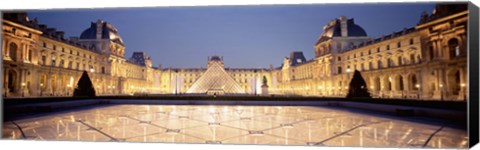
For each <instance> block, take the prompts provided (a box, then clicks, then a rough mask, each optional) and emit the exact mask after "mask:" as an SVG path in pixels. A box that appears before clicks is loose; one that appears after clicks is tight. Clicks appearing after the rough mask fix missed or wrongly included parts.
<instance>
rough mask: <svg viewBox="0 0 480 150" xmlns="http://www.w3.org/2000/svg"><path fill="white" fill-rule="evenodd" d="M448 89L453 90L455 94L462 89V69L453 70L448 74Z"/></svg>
mask: <svg viewBox="0 0 480 150" xmlns="http://www.w3.org/2000/svg"><path fill="white" fill-rule="evenodd" d="M447 80H448V90H449V91H451V92H452V94H453V95H458V94H459V93H460V89H461V85H460V84H461V83H460V71H459V70H455V71H451V72H450V73H449V74H448V79H447Z"/></svg>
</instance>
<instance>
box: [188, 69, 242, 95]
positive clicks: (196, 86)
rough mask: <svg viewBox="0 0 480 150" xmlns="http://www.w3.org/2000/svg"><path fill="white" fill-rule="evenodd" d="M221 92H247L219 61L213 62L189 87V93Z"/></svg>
mask: <svg viewBox="0 0 480 150" xmlns="http://www.w3.org/2000/svg"><path fill="white" fill-rule="evenodd" d="M209 91H210V92H212V91H215V92H219V93H225V94H240V93H245V90H244V89H243V88H242V87H241V86H240V85H238V83H237V82H236V81H235V80H234V79H233V78H232V77H231V76H230V75H228V73H227V72H225V69H224V68H223V66H222V65H221V64H219V63H212V64H211V65H210V66H209V67H208V69H207V71H205V73H204V74H203V75H202V76H201V77H200V78H199V79H198V80H197V81H195V83H193V85H192V86H191V87H190V89H188V91H187V93H207V92H209Z"/></svg>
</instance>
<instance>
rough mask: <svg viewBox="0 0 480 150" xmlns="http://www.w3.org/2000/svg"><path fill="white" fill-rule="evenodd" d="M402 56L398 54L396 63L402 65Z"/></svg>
mask: <svg viewBox="0 0 480 150" xmlns="http://www.w3.org/2000/svg"><path fill="white" fill-rule="evenodd" d="M402 59H403V58H402V56H398V65H399V66H401V65H403V60H402Z"/></svg>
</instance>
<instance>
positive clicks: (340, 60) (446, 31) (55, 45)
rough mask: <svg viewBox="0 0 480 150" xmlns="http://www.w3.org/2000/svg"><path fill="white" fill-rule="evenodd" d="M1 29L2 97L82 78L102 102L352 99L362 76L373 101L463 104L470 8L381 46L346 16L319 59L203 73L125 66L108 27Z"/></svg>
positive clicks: (14, 21)
mask: <svg viewBox="0 0 480 150" xmlns="http://www.w3.org/2000/svg"><path fill="white" fill-rule="evenodd" d="M2 21H3V32H2V37H3V39H2V52H3V53H2V54H3V55H2V58H3V67H2V71H3V93H2V94H3V95H4V96H68V95H71V94H72V91H73V89H74V88H75V86H76V83H77V81H78V79H79V77H80V75H81V74H82V72H83V71H88V72H89V75H90V77H91V78H92V82H93V84H94V85H95V89H96V91H97V94H98V95H108V94H116V95H118V94H133V93H152V94H230V95H232V94H240V95H242V94H243V95H301V96H324V97H344V96H345V95H346V94H347V91H348V85H349V82H350V80H351V78H352V75H353V72H354V71H355V70H358V71H360V72H361V74H362V76H363V78H364V79H365V81H366V83H367V86H368V87H365V88H368V90H369V92H370V93H371V95H372V96H373V97H381V98H406V99H407V98H408V99H434V100H465V99H466V93H467V91H466V90H467V86H468V85H467V84H468V82H467V81H468V80H467V46H466V45H467V22H468V10H467V5H460V4H438V5H437V6H436V8H435V9H434V10H433V12H432V13H431V14H428V13H423V14H421V15H420V18H419V22H418V24H417V25H414V26H412V27H410V28H405V29H402V30H399V31H396V32H393V33H391V34H388V35H383V36H381V37H378V38H372V37H369V36H368V34H367V32H366V31H365V30H364V29H363V28H362V27H361V26H360V25H358V24H356V23H355V20H354V19H353V18H347V17H345V16H341V17H339V18H336V19H334V20H332V21H331V22H329V23H327V24H326V25H325V26H324V27H323V32H322V34H321V35H320V37H319V38H318V40H317V42H316V43H314V46H313V47H314V51H315V57H314V58H312V59H306V58H305V57H304V55H303V52H301V51H295V52H292V53H291V54H290V56H288V57H285V58H284V59H283V64H282V65H281V66H280V67H276V68H274V67H273V66H270V67H269V68H228V67H225V64H224V62H223V57H221V56H211V57H209V58H208V60H207V65H206V67H205V68H203V67H202V68H162V67H161V66H158V67H154V66H153V65H152V60H151V58H150V57H149V56H147V55H146V54H145V53H144V52H134V53H133V55H132V57H131V58H129V59H127V58H125V45H124V43H123V41H122V38H121V37H120V36H119V34H118V30H117V29H116V28H115V27H114V26H113V25H111V24H109V23H108V22H105V21H102V20H98V21H96V22H92V23H91V25H90V27H89V28H87V29H86V30H85V31H83V32H82V34H81V35H80V37H70V38H69V39H66V38H64V37H63V35H64V32H62V31H56V30H55V28H48V27H47V26H46V25H41V24H38V21H37V20H36V19H33V20H29V19H28V17H27V15H26V13H6V14H4V18H3V20H2Z"/></svg>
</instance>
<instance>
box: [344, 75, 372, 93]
mask: <svg viewBox="0 0 480 150" xmlns="http://www.w3.org/2000/svg"><path fill="white" fill-rule="evenodd" d="M353 97H364V98H369V97H371V96H370V93H369V92H368V88H367V83H366V82H365V80H364V79H363V77H362V74H361V73H360V71H358V70H355V73H354V74H353V77H352V80H351V81H350V85H349V86H348V94H347V98H353Z"/></svg>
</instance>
